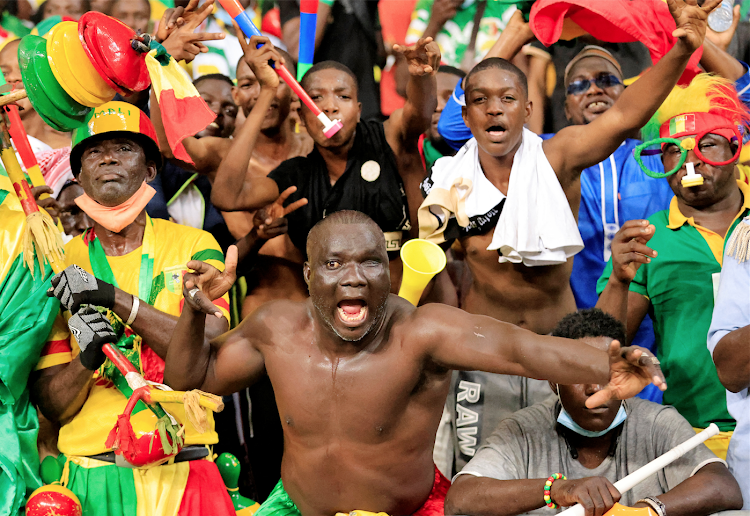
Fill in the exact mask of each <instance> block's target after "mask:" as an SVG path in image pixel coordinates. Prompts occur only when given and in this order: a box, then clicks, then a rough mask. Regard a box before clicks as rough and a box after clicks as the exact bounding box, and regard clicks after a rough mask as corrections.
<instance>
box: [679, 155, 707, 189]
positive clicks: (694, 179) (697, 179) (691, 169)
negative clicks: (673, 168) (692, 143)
mask: <svg viewBox="0 0 750 516" xmlns="http://www.w3.org/2000/svg"><path fill="white" fill-rule="evenodd" d="M685 168H686V169H687V174H685V175H684V176H683V178H682V186H684V187H685V188H689V187H691V186H700V185H702V184H703V176H702V175H700V174H696V173H695V165H693V164H692V162H690V161H688V162H687V163H685Z"/></svg>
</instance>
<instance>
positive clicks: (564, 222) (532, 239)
mask: <svg viewBox="0 0 750 516" xmlns="http://www.w3.org/2000/svg"><path fill="white" fill-rule="evenodd" d="M431 179H432V185H431V188H430V192H429V194H428V195H427V198H426V199H425V200H424V202H423V203H422V206H421V207H420V208H419V223H420V238H426V239H428V240H433V241H439V240H440V238H441V237H443V231H444V230H445V228H446V227H447V220H448V218H449V217H450V216H451V215H452V216H455V217H456V221H457V222H458V224H459V225H461V226H462V227H467V226H468V225H469V224H471V223H472V222H471V219H472V218H476V217H481V216H483V215H485V214H487V213H488V212H489V211H491V210H492V209H493V208H495V207H496V206H497V205H498V204H499V203H500V202H501V201H502V200H503V198H505V204H504V206H503V209H502V212H501V214H500V218H499V220H498V222H497V225H496V226H495V232H494V234H493V236H492V243H491V244H490V245H489V247H487V249H488V250H498V252H499V253H500V258H499V261H500V262H501V263H503V262H511V263H523V264H524V265H526V266H529V267H534V266H540V265H557V264H561V263H565V261H567V259H568V258H570V257H571V256H573V255H575V254H576V253H578V252H579V251H580V250H581V249H583V240H582V239H581V234H580V233H579V231H578V225H577V224H576V221H575V218H574V217H573V213H572V211H571V209H570V204H569V203H568V200H567V198H566V197H565V192H564V191H563V189H562V186H560V181H559V180H558V178H557V175H556V174H555V171H554V170H552V166H551V165H550V164H549V161H547V157H546V156H545V154H544V150H543V149H542V139H541V138H540V137H539V136H537V135H536V134H534V133H533V132H531V131H529V130H528V129H524V130H523V141H522V143H521V146H520V147H519V149H518V150H517V151H516V154H515V156H514V158H513V165H512V168H511V173H510V181H509V184H508V195H507V198H506V196H504V195H503V194H502V192H500V191H499V190H498V189H497V188H496V187H495V186H494V185H493V184H492V183H491V182H490V181H489V180H488V179H487V178H486V177H485V175H484V172H483V171H482V167H481V165H480V164H479V155H478V148H477V142H476V140H475V139H474V138H472V139H471V140H469V141H468V142H466V144H465V145H464V146H463V147H462V148H461V150H459V152H458V153H457V154H456V155H455V156H453V157H451V158H441V159H439V160H438V161H437V162H436V163H435V165H434V167H433V169H432V176H431Z"/></svg>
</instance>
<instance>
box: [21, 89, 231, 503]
mask: <svg viewBox="0 0 750 516" xmlns="http://www.w3.org/2000/svg"><path fill="white" fill-rule="evenodd" d="M155 139H156V135H155V132H154V129H153V126H152V125H151V122H150V121H149V120H148V118H147V117H146V115H145V114H144V113H142V112H141V111H140V110H138V108H135V107H133V106H132V105H130V104H125V103H122V102H110V103H107V104H105V105H104V106H101V107H99V108H96V109H94V110H92V112H91V113H90V114H89V116H88V117H87V119H86V121H85V123H84V124H83V125H82V126H81V127H80V128H79V129H77V130H76V131H75V132H74V136H73V149H72V152H71V167H72V169H73V173H74V175H76V176H77V177H78V180H79V182H80V183H81V186H82V187H83V189H84V195H83V196H81V197H79V198H78V199H77V200H76V202H77V204H78V205H79V206H80V207H81V208H82V209H83V210H84V211H85V212H86V213H87V214H88V215H89V217H90V218H91V219H92V220H93V221H94V227H93V228H92V229H89V230H87V231H86V233H84V234H83V235H81V236H78V237H76V238H74V239H73V240H72V241H70V242H69V243H68V244H67V245H66V248H65V251H66V255H65V260H66V265H68V266H69V267H68V268H66V269H65V271H64V272H62V273H61V274H59V275H57V276H56V277H55V278H54V280H53V282H52V285H53V288H52V289H50V293H49V294H54V295H55V296H56V297H57V298H58V299H60V300H61V305H62V310H64V312H63V313H62V317H58V320H57V322H56V324H55V325H54V326H53V329H52V331H51V333H50V335H49V337H48V339H47V344H46V346H45V348H44V349H43V351H42V357H41V359H40V360H39V362H38V364H37V368H36V369H37V371H36V376H35V378H34V381H33V387H32V390H33V393H34V396H35V400H36V402H37V403H38V406H39V408H40V409H41V411H42V412H43V413H44V414H45V415H46V416H47V417H48V418H49V419H51V420H53V421H58V422H59V423H60V424H61V430H60V435H59V440H58V447H59V449H60V451H61V452H62V453H63V454H64V455H65V456H66V458H67V464H66V471H65V472H64V474H63V482H64V483H65V484H66V485H67V487H68V488H69V489H71V490H72V491H73V492H74V493H75V494H76V495H77V496H78V498H79V499H80V501H81V503H82V505H83V514H108V515H122V516H136V515H137V514H160V515H165V516H167V515H174V516H177V515H180V516H186V515H191V514H209V513H210V514H219V515H230V514H234V509H233V506H232V503H231V501H230V499H229V497H228V495H227V492H226V489H225V487H224V485H223V482H222V481H221V477H220V475H219V472H218V470H217V468H216V466H215V464H214V463H213V462H212V459H211V455H212V453H211V448H210V447H211V445H213V444H215V443H216V442H217V440H218V438H217V435H216V432H215V431H214V424H213V418H212V416H211V415H210V413H209V416H208V425H207V427H208V428H207V430H206V431H205V432H204V433H199V432H198V431H197V430H196V428H194V427H193V425H192V424H191V423H190V422H188V420H187V418H186V416H185V411H184V409H183V406H182V404H179V403H177V404H175V403H164V404H163V405H162V407H163V408H164V410H166V412H167V413H168V414H170V415H171V416H173V417H174V418H175V419H176V420H177V422H178V423H179V424H182V425H184V427H185V428H184V430H185V432H184V447H183V448H182V451H180V453H178V454H177V455H176V457H174V458H173V459H171V460H169V462H167V463H165V464H163V465H159V466H154V467H151V468H148V469H133V468H132V466H130V465H129V464H127V463H126V462H124V460H123V458H122V457H121V456H117V457H116V456H115V454H114V453H113V451H112V448H110V447H107V445H106V444H105V442H106V441H107V437H108V435H109V433H110V431H111V430H112V429H113V427H115V425H116V424H117V418H118V416H119V415H120V414H122V413H123V412H124V410H125V405H126V403H127V400H128V398H127V397H126V396H125V395H124V394H123V392H121V390H120V389H121V385H122V377H121V376H119V377H118V376H117V375H118V374H119V373H118V372H117V371H116V369H115V368H114V367H113V366H112V365H111V364H110V362H108V361H107V362H105V361H104V357H103V355H101V351H100V349H101V343H99V350H98V353H97V350H93V351H92V348H93V347H95V346H94V345H93V344H92V343H91V341H87V342H83V341H82V342H81V345H80V346H79V343H78V342H77V341H76V340H75V338H72V339H71V335H70V332H68V328H67V327H66V325H65V324H64V323H63V320H65V321H66V322H67V321H68V320H69V319H71V313H73V314H77V315H74V317H73V319H75V318H76V317H80V313H83V312H81V311H80V308H81V307H82V306H84V305H89V306H93V307H97V308H98V309H99V312H95V316H96V317H99V319H98V322H97V324H99V325H100V327H103V326H106V327H107V328H110V327H111V328H112V329H113V330H114V333H115V334H116V339H112V340H117V342H116V343H115V346H116V347H118V348H119V349H120V351H121V352H122V353H123V354H124V355H125V356H126V357H128V358H129V359H130V361H131V362H132V363H133V365H134V366H135V368H136V369H137V370H138V371H139V372H140V373H141V374H142V375H143V376H144V378H145V379H146V380H147V381H151V382H155V383H161V382H162V381H163V375H164V358H165V357H166V352H167V345H168V343H169V339H170V337H171V335H172V331H173V329H174V327H175V325H176V322H177V318H178V317H179V314H180V312H181V310H182V306H183V303H184V299H183V294H182V275H183V274H184V273H185V272H187V266H186V264H187V262H188V261H190V260H203V261H207V262H208V263H211V264H212V265H214V266H215V267H217V268H220V269H223V267H224V265H223V256H222V253H221V251H220V248H219V245H218V244H217V243H216V240H215V239H214V238H213V237H212V236H211V235H210V234H209V233H206V232H205V231H202V230H198V229H194V228H190V227H185V226H180V225H177V224H174V223H172V222H168V221H164V220H159V219H154V220H152V219H151V218H150V217H148V216H147V215H146V211H145V205H146V203H147V202H148V200H149V199H150V198H151V196H152V195H153V193H152V192H153V190H152V189H150V187H149V186H148V185H147V182H148V181H150V180H151V179H153V178H154V176H155V175H156V170H157V168H158V166H159V165H160V164H161V155H160V154H159V151H158V147H157V145H156V142H155ZM215 304H216V306H217V307H218V308H219V310H220V312H221V313H222V315H223V318H221V319H219V318H212V319H213V320H212V321H211V323H210V326H207V329H206V335H205V338H206V339H211V338H213V337H214V336H217V335H219V334H221V333H222V332H224V331H226V330H227V329H228V323H227V317H228V301H227V299H226V297H224V298H221V299H217V300H216V303H215ZM75 328H76V327H75V326H74V325H73V322H72V321H71V329H74V334H75V335H76V336H79V338H81V339H84V337H80V333H79V331H80V330H78V329H75ZM110 331H111V330H110ZM82 349H83V351H81V350H82ZM97 355H101V356H100V358H96V357H97ZM130 422H131V424H132V427H133V430H134V432H135V436H136V438H138V437H141V436H144V435H146V436H149V435H154V434H153V432H154V431H155V429H156V428H157V425H158V423H159V420H158V418H157V417H156V416H155V415H154V414H153V413H152V412H151V411H150V410H148V409H146V408H145V406H143V405H142V404H139V406H137V407H136V409H135V410H134V411H133V415H132V417H131V419H130ZM162 432H163V430H162ZM157 439H158V437H157Z"/></svg>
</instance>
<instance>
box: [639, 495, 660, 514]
mask: <svg viewBox="0 0 750 516" xmlns="http://www.w3.org/2000/svg"><path fill="white" fill-rule="evenodd" d="M636 503H645V504H648V505H650V506H651V508H652V509H653V510H654V512H655V513H656V514H657V516H667V506H666V505H664V502H662V501H661V500H659V499H658V498H655V497H653V496H647V497H646V498H641V499H640V500H638V501H637V502H636Z"/></svg>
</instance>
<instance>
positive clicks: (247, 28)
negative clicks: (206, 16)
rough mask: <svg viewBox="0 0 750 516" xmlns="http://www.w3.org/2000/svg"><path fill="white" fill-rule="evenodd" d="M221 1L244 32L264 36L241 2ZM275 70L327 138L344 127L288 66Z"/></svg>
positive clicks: (248, 35) (233, 0)
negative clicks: (314, 117) (327, 113)
mask: <svg viewBox="0 0 750 516" xmlns="http://www.w3.org/2000/svg"><path fill="white" fill-rule="evenodd" d="M219 3H220V4H221V6H222V7H223V8H224V10H226V12H227V13H229V16H231V17H232V18H233V19H234V21H236V22H237V25H239V26H240V29H242V32H244V33H245V35H246V36H247V37H250V36H262V34H261V33H260V31H259V30H258V27H256V26H255V24H254V23H253V20H252V19H250V15H249V14H247V11H245V9H244V8H243V7H242V5H240V2H239V1H238V0H219ZM274 70H276V73H277V74H279V77H281V78H282V80H283V81H284V82H285V83H287V85H289V87H290V88H291V89H292V91H294V93H296V94H297V96H298V97H299V99H300V100H301V101H302V102H304V103H305V105H306V106H307V107H308V108H309V109H310V111H312V112H313V113H315V116H316V117H317V118H318V120H320V122H321V123H322V124H323V134H325V135H326V138H330V137H331V136H333V135H334V134H336V133H337V132H339V129H341V128H342V127H343V124H342V123H341V121H340V120H331V119H330V118H328V117H327V116H326V114H325V113H323V112H322V111H321V110H320V108H319V107H318V106H317V105H315V102H313V101H312V99H311V98H310V95H308V94H307V92H305V90H303V89H302V86H300V84H299V83H298V82H297V81H296V80H295V78H294V77H292V74H291V73H290V72H289V70H287V68H286V66H283V65H281V66H274Z"/></svg>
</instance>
